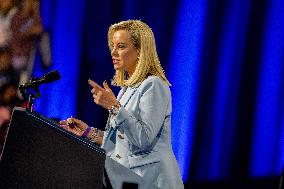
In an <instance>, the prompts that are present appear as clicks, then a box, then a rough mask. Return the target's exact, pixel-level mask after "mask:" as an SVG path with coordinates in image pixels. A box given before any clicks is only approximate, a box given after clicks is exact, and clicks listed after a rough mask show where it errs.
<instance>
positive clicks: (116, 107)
mask: <svg viewBox="0 0 284 189" xmlns="http://www.w3.org/2000/svg"><path fill="white" fill-rule="evenodd" d="M120 108H121V104H120V103H119V102H118V104H115V105H112V106H111V107H110V109H108V112H109V113H110V115H112V116H116V115H117V114H118V112H119V109H120Z"/></svg>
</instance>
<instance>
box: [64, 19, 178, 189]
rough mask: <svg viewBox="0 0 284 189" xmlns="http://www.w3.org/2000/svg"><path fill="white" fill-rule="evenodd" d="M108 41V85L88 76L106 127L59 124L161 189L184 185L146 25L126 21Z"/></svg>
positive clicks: (166, 92)
mask: <svg viewBox="0 0 284 189" xmlns="http://www.w3.org/2000/svg"><path fill="white" fill-rule="evenodd" d="M108 45H109V48H110V51H111V56H112V60H113V64H114V69H115V71H116V72H115V76H114V78H113V81H112V84H113V85H115V86H120V87H121V90H120V92H119V94H118V96H117V98H116V97H115V95H114V94H113V92H112V90H111V89H110V87H109V86H108V84H107V83H106V82H104V83H103V86H102V87H101V86H99V85H98V84H97V83H96V82H94V81H92V80H89V81H88V83H89V84H90V85H91V86H92V90H91V92H92V94H93V98H94V102H95V103H96V104H98V105H100V106H102V107H103V108H105V109H108V110H109V112H110V116H109V119H108V121H107V125H106V131H104V132H102V131H99V130H98V129H96V128H91V127H89V126H88V125H87V124H86V123H84V122H82V121H81V120H78V119H75V118H68V119H67V120H65V121H61V122H60V124H61V126H62V127H63V128H65V129H67V130H69V131H71V132H73V133H75V134H77V135H78V136H82V137H87V138H88V139H90V140H91V141H93V142H96V143H98V144H100V145H101V146H102V148H104V149H105V150H106V153H107V156H109V157H111V158H112V159H114V160H115V161H117V162H119V163H120V164H122V165H124V166H125V167H127V168H129V169H131V170H132V171H134V172H135V173H136V174H138V175H140V176H141V177H144V179H145V180H147V182H149V183H153V184H155V185H156V186H158V187H159V188H163V189H166V188H168V189H180V188H183V184H182V180H181V177H180V172H179V169H178V165H177V162H176V159H175V157H174V154H173V151H172V146H171V134H170V133H171V111H172V104H171V93H170V89H169V85H170V83H169V82H168V80H167V78H166V76H165V74H164V72H163V69H162V67H161V65H160V63H159V59H158V55H157V52H156V46H155V39H154V35H153V32H152V30H151V29H150V28H149V26H148V25H146V24H145V23H143V22H141V21H139V20H128V21H122V22H120V23H117V24H114V25H112V26H110V28H109V31H108Z"/></svg>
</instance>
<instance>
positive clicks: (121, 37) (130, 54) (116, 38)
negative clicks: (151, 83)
mask: <svg viewBox="0 0 284 189" xmlns="http://www.w3.org/2000/svg"><path fill="white" fill-rule="evenodd" d="M111 43H112V47H111V56H112V63H113V65H114V69H115V70H125V71H126V72H127V73H128V75H132V74H133V73H134V71H135V68H136V65H137V62H138V56H139V50H138V49H137V48H135V47H134V45H133V43H132V41H131V37H130V34H129V33H128V32H127V31H125V30H118V31H116V32H115V33H114V34H113V36H112V39H111Z"/></svg>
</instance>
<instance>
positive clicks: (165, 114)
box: [102, 76, 184, 189]
mask: <svg viewBox="0 0 284 189" xmlns="http://www.w3.org/2000/svg"><path fill="white" fill-rule="evenodd" d="M117 98H118V100H119V101H120V103H121V105H122V107H121V108H120V110H119V112H118V114H117V116H115V117H110V118H109V119H108V122H107V125H106V132H105V134H104V139H103V144H102V147H103V148H104V149H105V150H106V153H107V156H109V157H110V158H112V159H113V160H115V161H117V162H118V163H120V164H122V165H123V166H125V167H127V168H129V169H130V170H132V171H133V172H135V173H136V174H138V175H139V176H141V177H143V180H145V181H146V182H149V183H151V184H154V185H156V186H158V187H159V188H162V189H182V188H184V186H183V183H182V180H181V176H180V171H179V168H178V165H177V161H176V159H175V156H174V154H173V151H172V145H171V111H172V99H171V92H170V89H169V87H168V85H167V84H166V83H165V82H164V81H162V80H161V79H160V78H159V77H157V76H149V77H148V78H147V79H145V80H144V81H143V82H142V83H141V84H140V85H138V86H135V87H125V88H122V89H121V90H120V92H119V94H118V97H117Z"/></svg>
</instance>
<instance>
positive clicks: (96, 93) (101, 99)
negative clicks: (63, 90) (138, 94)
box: [88, 79, 119, 109]
mask: <svg viewBox="0 0 284 189" xmlns="http://www.w3.org/2000/svg"><path fill="white" fill-rule="evenodd" d="M88 83H89V85H91V86H92V90H91V93H92V94H93V98H94V102H95V103H96V104H98V105H100V106H101V107H103V108H106V109H110V108H111V107H112V106H114V105H117V104H119V102H118V100H117V99H116V97H115V95H114V93H113V92H112V90H111V89H110V87H109V86H108V84H107V82H106V81H104V82H103V87H101V86H100V85H98V84H97V83H96V82H94V81H93V80H91V79H89V80H88Z"/></svg>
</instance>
